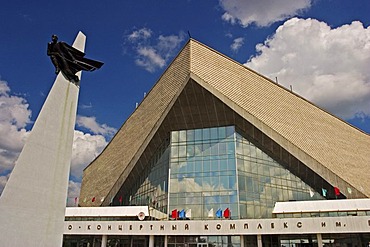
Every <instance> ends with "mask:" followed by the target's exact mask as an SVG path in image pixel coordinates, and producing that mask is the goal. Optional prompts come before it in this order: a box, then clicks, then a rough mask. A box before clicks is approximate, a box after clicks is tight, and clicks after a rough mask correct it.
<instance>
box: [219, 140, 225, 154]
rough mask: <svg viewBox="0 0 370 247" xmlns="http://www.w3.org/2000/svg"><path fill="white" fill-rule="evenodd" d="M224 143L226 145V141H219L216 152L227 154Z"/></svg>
mask: <svg viewBox="0 0 370 247" xmlns="http://www.w3.org/2000/svg"><path fill="white" fill-rule="evenodd" d="M226 145H227V143H226V142H220V143H219V149H218V152H219V154H220V155H223V154H227V152H226V149H227V148H226Z"/></svg>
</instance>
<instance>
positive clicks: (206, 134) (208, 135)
mask: <svg viewBox="0 0 370 247" xmlns="http://www.w3.org/2000/svg"><path fill="white" fill-rule="evenodd" d="M202 134H203V141H206V140H209V139H211V132H210V129H203V130H202Z"/></svg>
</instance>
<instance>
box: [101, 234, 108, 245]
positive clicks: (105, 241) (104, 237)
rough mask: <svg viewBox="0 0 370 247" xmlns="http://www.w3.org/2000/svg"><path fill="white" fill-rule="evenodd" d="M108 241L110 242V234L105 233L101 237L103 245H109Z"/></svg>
mask: <svg viewBox="0 0 370 247" xmlns="http://www.w3.org/2000/svg"><path fill="white" fill-rule="evenodd" d="M107 242H108V236H107V235H103V236H102V237H101V247H107Z"/></svg>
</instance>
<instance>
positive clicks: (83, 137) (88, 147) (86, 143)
mask: <svg viewBox="0 0 370 247" xmlns="http://www.w3.org/2000/svg"><path fill="white" fill-rule="evenodd" d="M106 145H107V141H106V140H105V138H104V136H102V135H90V134H86V133H83V132H81V131H78V130H75V132H74V138H73V147H72V162H71V176H72V177H74V178H77V179H79V178H81V177H82V171H83V169H85V167H86V166H87V165H88V164H89V163H90V162H91V161H93V160H94V159H95V158H96V157H97V156H98V155H99V154H100V153H101V151H103V149H104V148H105V146H106Z"/></svg>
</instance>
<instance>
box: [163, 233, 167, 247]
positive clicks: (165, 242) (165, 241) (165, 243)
mask: <svg viewBox="0 0 370 247" xmlns="http://www.w3.org/2000/svg"><path fill="white" fill-rule="evenodd" d="M167 245H168V236H167V235H166V236H164V247H167Z"/></svg>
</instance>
